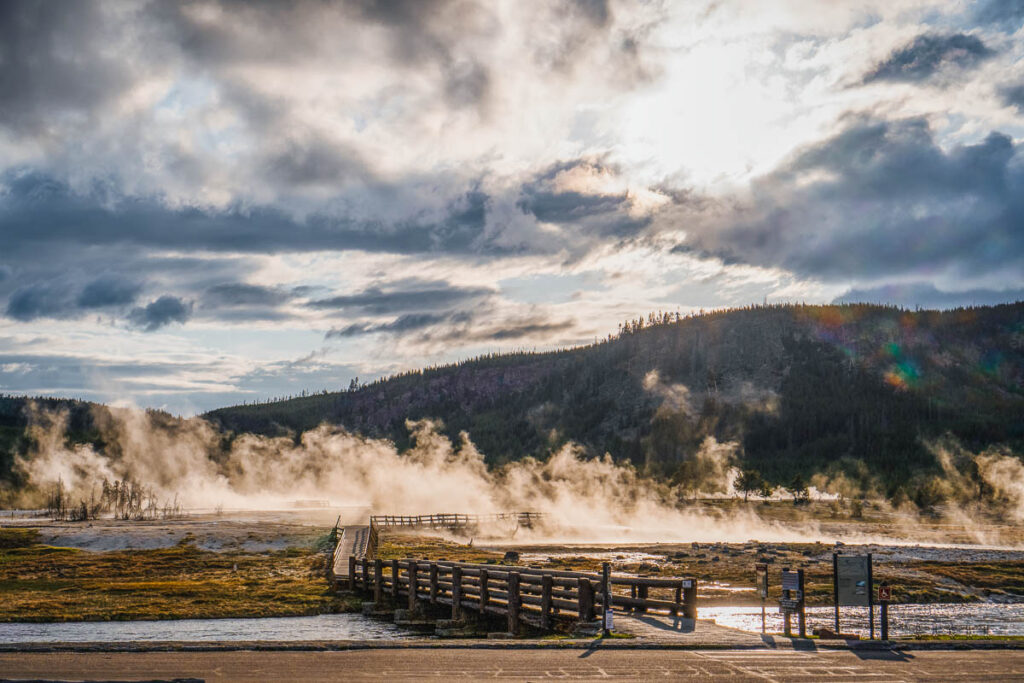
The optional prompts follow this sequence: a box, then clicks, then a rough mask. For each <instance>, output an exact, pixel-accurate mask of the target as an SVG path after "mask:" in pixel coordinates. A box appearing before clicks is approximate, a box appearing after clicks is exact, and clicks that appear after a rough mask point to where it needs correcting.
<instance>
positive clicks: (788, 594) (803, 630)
mask: <svg viewBox="0 0 1024 683" xmlns="http://www.w3.org/2000/svg"><path fill="white" fill-rule="evenodd" d="M779 611H780V612H782V632H783V633H784V634H785V635H786V636H787V637H788V636H792V635H793V632H792V625H791V624H790V617H791V616H792V615H793V614H796V615H797V626H798V628H799V633H800V637H801V638H806V637H807V618H806V612H805V609H804V570H803V569H797V570H796V571H792V570H790V569H789V568H788V567H784V568H783V569H782V597H781V598H780V599H779Z"/></svg>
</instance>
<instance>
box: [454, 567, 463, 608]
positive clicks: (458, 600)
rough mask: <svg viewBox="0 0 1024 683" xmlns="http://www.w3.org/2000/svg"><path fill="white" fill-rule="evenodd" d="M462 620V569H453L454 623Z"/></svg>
mask: <svg viewBox="0 0 1024 683" xmlns="http://www.w3.org/2000/svg"><path fill="white" fill-rule="evenodd" d="M460 618H462V567H458V566H455V567H452V621H458V620H459V619H460Z"/></svg>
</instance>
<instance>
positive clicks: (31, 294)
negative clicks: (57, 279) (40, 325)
mask: <svg viewBox="0 0 1024 683" xmlns="http://www.w3.org/2000/svg"><path fill="white" fill-rule="evenodd" d="M69 310H71V306H70V300H69V292H68V289H67V287H66V286H64V285H57V284H49V283H40V284H34V285H30V286H27V287H20V288H19V289H17V290H16V291H15V292H14V293H13V294H12V295H11V298H10V299H9V300H8V301H7V310H6V312H5V314H6V315H7V317H8V318H13V319H15V320H21V321H23V322H24V321H28V320H35V319H36V318H59V317H65V316H66V315H67V313H68V312H69Z"/></svg>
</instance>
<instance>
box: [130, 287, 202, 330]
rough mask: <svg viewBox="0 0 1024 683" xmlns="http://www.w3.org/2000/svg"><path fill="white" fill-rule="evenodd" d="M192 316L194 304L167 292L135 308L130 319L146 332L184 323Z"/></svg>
mask: <svg viewBox="0 0 1024 683" xmlns="http://www.w3.org/2000/svg"><path fill="white" fill-rule="evenodd" d="M190 317H192V304H191V303H186V302H185V301H182V300H181V299H179V298H178V297H176V296H170V295H167V294H165V295H164V296H162V297H160V298H159V299H157V300H156V301H153V302H151V303H149V304H146V305H145V306H140V307H138V308H133V309H132V312H131V314H130V315H129V316H128V320H129V321H130V322H131V324H132V325H135V326H136V327H141V328H142V329H144V330H145V331H146V332H152V331H154V330H158V329H160V328H161V327H164V326H165V325H170V324H171V323H184V322H185V321H187V320H188V319H189V318H190Z"/></svg>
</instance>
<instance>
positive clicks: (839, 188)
mask: <svg viewBox="0 0 1024 683" xmlns="http://www.w3.org/2000/svg"><path fill="white" fill-rule="evenodd" d="M1018 151H1019V150H1018V147H1017V146H1016V145H1015V144H1014V142H1013V140H1011V139H1010V138H1009V137H1007V136H1005V135H1002V134H1000V133H991V134H989V135H988V136H987V137H986V138H985V139H984V140H982V141H980V142H978V143H976V144H970V145H961V146H957V147H954V148H952V149H950V150H944V149H942V148H941V147H939V146H938V145H937V144H936V141H935V138H934V135H933V132H932V130H931V129H930V127H929V125H928V123H927V122H926V121H925V120H923V119H908V120H903V121H872V120H859V121H856V122H854V123H851V124H850V125H849V126H848V127H847V128H846V129H845V130H843V131H842V132H840V133H839V134H838V135H836V136H834V137H832V138H830V139H828V140H826V141H824V142H822V143H820V144H817V145H812V146H809V147H807V148H805V149H803V150H801V151H800V152H799V153H798V154H796V155H795V156H794V157H793V158H792V159H791V160H790V161H789V162H788V163H786V164H785V165H783V166H782V167H781V168H780V169H779V170H778V171H776V172H774V173H772V174H771V175H769V176H766V177H764V178H762V179H760V180H759V181H758V182H757V183H755V185H754V191H753V192H752V195H751V197H750V198H749V199H747V200H745V201H744V202H743V203H741V204H736V205H732V206H727V207H722V206H719V207H716V209H715V210H714V211H711V212H708V213H710V214H713V215H711V216H707V215H701V214H698V215H696V216H692V218H693V219H694V222H693V223H691V224H690V225H689V226H688V227H690V228H692V233H691V234H690V237H689V240H688V241H687V243H686V244H687V246H688V247H689V248H696V249H700V250H703V251H704V252H705V253H709V254H716V255H721V256H722V257H723V258H726V259H731V260H733V261H740V262H744V263H753V264H758V265H781V266H783V267H785V268H787V269H789V270H791V271H793V272H797V273H801V274H804V275H807V276H813V277H819V278H824V279H830V280H843V279H846V280H848V279H850V278H867V277H891V276H894V275H904V274H915V273H924V272H931V273H943V272H947V273H959V274H960V275H974V276H980V275H984V274H988V275H996V274H999V273H1004V274H1006V275H1009V274H1012V273H1020V272H1024V240H1021V239H1020V235H1021V226H1022V225H1024V166H1022V165H1021V164H1020V163H1018ZM715 212H717V213H715Z"/></svg>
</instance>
